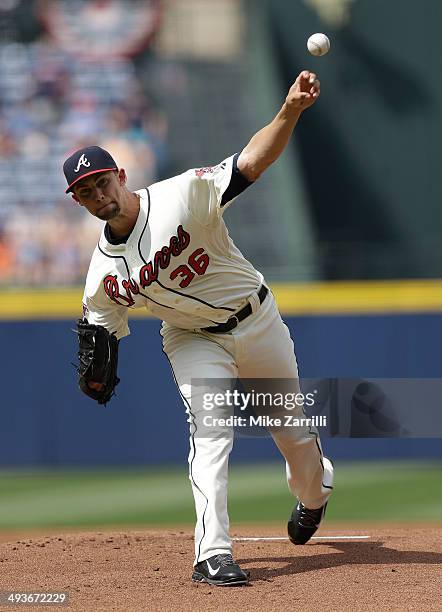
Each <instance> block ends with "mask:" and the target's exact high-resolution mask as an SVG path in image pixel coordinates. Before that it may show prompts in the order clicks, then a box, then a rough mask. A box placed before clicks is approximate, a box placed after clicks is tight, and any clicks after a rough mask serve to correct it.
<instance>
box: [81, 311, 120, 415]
mask: <svg viewBox="0 0 442 612" xmlns="http://www.w3.org/2000/svg"><path fill="white" fill-rule="evenodd" d="M77 334H78V358H79V360H80V363H79V364H78V366H77V372H78V386H79V387H80V389H81V390H82V391H83V393H86V395H88V396H89V397H91V398H92V399H94V400H96V401H97V402H98V403H99V404H106V403H107V402H108V401H109V400H110V399H111V397H112V396H113V395H114V390H115V387H116V386H117V385H118V383H119V382H120V379H119V378H118V376H117V366H118V340H117V338H116V336H115V334H110V333H109V332H108V331H107V329H106V328H105V327H103V326H102V325H91V324H89V323H88V321H87V319H78V321H77ZM89 383H98V384H100V385H102V386H101V387H100V388H99V390H97V389H93V388H91V387H90V386H89ZM96 386H97V387H98V385H96Z"/></svg>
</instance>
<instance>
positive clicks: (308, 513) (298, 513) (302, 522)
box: [287, 502, 327, 544]
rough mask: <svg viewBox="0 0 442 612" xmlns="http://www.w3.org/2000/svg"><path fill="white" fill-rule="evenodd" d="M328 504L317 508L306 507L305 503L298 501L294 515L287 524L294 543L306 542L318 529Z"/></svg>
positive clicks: (291, 540)
mask: <svg viewBox="0 0 442 612" xmlns="http://www.w3.org/2000/svg"><path fill="white" fill-rule="evenodd" d="M326 508H327V504H324V505H323V506H321V507H320V508H317V509H316V510H310V508H306V507H305V506H304V504H303V503H301V502H298V503H297V504H296V506H295V507H294V508H293V512H292V515H291V517H290V519H289V522H288V524H287V531H288V534H289V538H290V542H292V543H293V544H306V543H307V542H308V541H309V540H310V538H311V537H312V535H313V534H314V533H315V531H316V530H317V529H318V527H319V525H320V523H321V521H322V519H323V518H324V515H325V509H326Z"/></svg>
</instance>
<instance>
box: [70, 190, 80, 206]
mask: <svg viewBox="0 0 442 612" xmlns="http://www.w3.org/2000/svg"><path fill="white" fill-rule="evenodd" d="M71 195H72V199H73V200H75V202H77V204H79V205H80V206H83V204H82V203H81V202H80V200H79V199H78V197H77V196H76V195H75V193H72V194H71Z"/></svg>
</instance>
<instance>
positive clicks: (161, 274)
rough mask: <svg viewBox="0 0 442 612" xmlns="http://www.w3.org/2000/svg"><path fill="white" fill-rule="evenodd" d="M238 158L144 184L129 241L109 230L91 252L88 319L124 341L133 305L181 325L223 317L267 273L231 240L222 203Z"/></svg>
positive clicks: (86, 297)
mask: <svg viewBox="0 0 442 612" xmlns="http://www.w3.org/2000/svg"><path fill="white" fill-rule="evenodd" d="M233 159H234V156H231V157H229V158H227V159H226V160H224V161H223V162H222V163H220V164H219V165H217V166H214V167H208V168H200V169H193V170H188V171H187V172H184V173H183V174H180V175H178V176H175V177H173V178H170V179H168V180H165V181H161V182H159V183H155V184H154V185H151V186H150V187H149V188H146V189H140V190H139V191H136V192H135V193H136V194H138V196H139V197H140V212H139V215H138V219H137V221H136V224H135V227H134V228H133V230H132V232H131V234H130V236H129V238H128V239H127V241H126V242H124V243H121V244H112V242H113V241H112V242H110V241H109V240H108V239H107V237H106V236H108V234H107V232H106V231H105V229H106V228H104V229H103V232H102V234H101V236H100V240H99V242H98V245H97V247H96V248H95V251H94V253H93V256H92V260H91V263H90V267H89V272H88V275H87V280H86V288H85V292H84V298H83V304H84V314H85V316H86V317H87V319H88V321H89V323H94V324H96V325H103V326H104V327H106V328H107V329H108V330H109V331H111V332H115V334H116V336H117V337H118V338H119V339H120V338H122V337H124V336H126V335H128V334H129V333H130V332H129V327H128V311H129V308H141V307H143V308H146V309H147V310H148V311H149V313H151V314H152V315H153V316H155V317H157V318H159V319H162V320H163V321H165V322H166V323H169V324H170V325H173V326H176V327H179V328H182V329H199V328H204V327H208V326H211V325H214V324H217V323H223V322H225V321H226V320H227V319H228V318H229V317H230V316H231V315H232V314H233V313H235V312H236V311H238V310H239V309H240V308H242V306H244V305H245V304H246V302H247V298H248V297H249V296H250V295H251V294H252V293H253V292H254V291H256V290H257V288H258V287H259V286H260V285H261V284H262V280H263V278H262V275H261V274H260V273H259V272H257V271H256V270H255V269H254V267H253V266H252V265H251V264H250V263H249V262H248V261H247V260H246V259H245V258H244V256H243V255H242V253H241V252H240V251H239V250H238V249H237V248H236V246H235V245H234V244H233V242H232V240H231V238H230V236H229V234H228V231H227V228H226V225H225V223H224V221H223V219H222V214H223V212H224V210H225V209H226V208H227V207H228V205H229V204H230V203H231V201H233V199H234V198H233V199H232V200H230V202H226V203H224V202H222V199H223V195H224V193H225V192H226V189H227V188H228V186H229V184H230V181H231V177H232V166H233Z"/></svg>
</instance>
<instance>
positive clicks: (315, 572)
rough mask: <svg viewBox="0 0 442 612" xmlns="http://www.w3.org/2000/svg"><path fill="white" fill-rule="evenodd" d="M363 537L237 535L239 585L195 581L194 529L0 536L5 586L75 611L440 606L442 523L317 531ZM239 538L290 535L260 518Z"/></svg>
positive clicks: (0, 586)
mask: <svg viewBox="0 0 442 612" xmlns="http://www.w3.org/2000/svg"><path fill="white" fill-rule="evenodd" d="M361 534H363V535H369V536H370V538H369V539H366V540H336V539H330V540H327V539H325V540H315V541H311V542H310V543H309V544H308V545H306V546H297V547H295V546H293V545H291V544H290V543H289V542H288V540H287V541H284V540H277V541H273V540H265V541H257V542H251V541H241V542H235V547H234V555H235V557H236V559H237V561H238V562H239V563H240V564H241V566H242V567H243V568H244V569H247V570H249V571H250V574H251V584H250V586H247V587H236V588H221V587H213V586H210V585H205V584H192V582H191V581H190V575H191V570H192V561H193V539H192V534H191V532H190V531H152V530H143V531H141V530H140V531H125V532H121V531H120V532H116V531H114V532H100V533H92V532H84V533H77V534H60V535H53V534H52V535H50V536H46V537H41V536H39V537H31V538H30V539H20V540H19V539H18V538H14V539H10V540H9V541H3V542H2V543H0V591H34V592H54V591H68V592H69V594H70V602H69V607H68V608H67V609H69V610H78V611H81V612H88V611H91V612H92V611H93V612H95V611H98V610H103V611H106V612H109V611H116V612H117V611H118V612H123V611H124V612H125V611H130V612H138V611H146V610H148V611H151V610H152V611H153V610H158V611H161V612H165V611H167V612H168V611H174V612H175V611H181V610H182V611H190V610H193V611H200V610H201V611H202V610H204V611H205V612H207V611H212V610H226V609H227V610H246V611H247V610H253V612H256V611H257V610H265V611H266V612H269V611H281V610H302V611H309V610H312V611H313V610H315V611H316V610H325V611H335V610H336V611H339V612H342V610H352V612H356V611H362V610H364V611H367V612H368V611H372V610H381V611H382V610H388V611H390V612H391V611H393V610H396V611H399V610H400V611H404V610H419V611H420V612H423V611H427V610H428V611H430V610H432V611H435V610H436V609H438V605H439V604H437V601H440V592H439V588H440V578H441V563H442V554H441V552H440V551H441V550H442V546H441V544H442V538H441V529H440V528H439V529H438V528H437V527H431V528H430V527H425V528H420V527H419V528H417V527H413V526H410V527H409V528H407V527H399V528H398V527H391V528H389V527H383V528H379V527H376V526H373V525H372V526H370V528H366V529H361V528H359V529H351V530H350V529H348V528H346V529H343V528H340V527H334V528H330V527H328V526H324V528H323V529H322V533H321V534H319V535H321V536H336V535H361ZM232 535H234V536H261V535H262V536H282V535H284V533H283V532H282V531H281V528H279V529H269V527H268V526H267V527H262V528H260V527H259V526H256V525H255V526H253V527H251V526H250V527H243V526H241V528H238V529H234V530H232ZM26 607H27V608H28V606H26ZM1 609H2V610H3V609H13V608H12V607H9V606H8V607H7V608H6V607H4V608H1ZM14 609H17V608H14ZM31 609H33V610H47V609H48V608H47V607H44V608H43V607H32V608H31ZM57 609H63V608H58V607H57ZM64 609H66V608H64Z"/></svg>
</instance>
